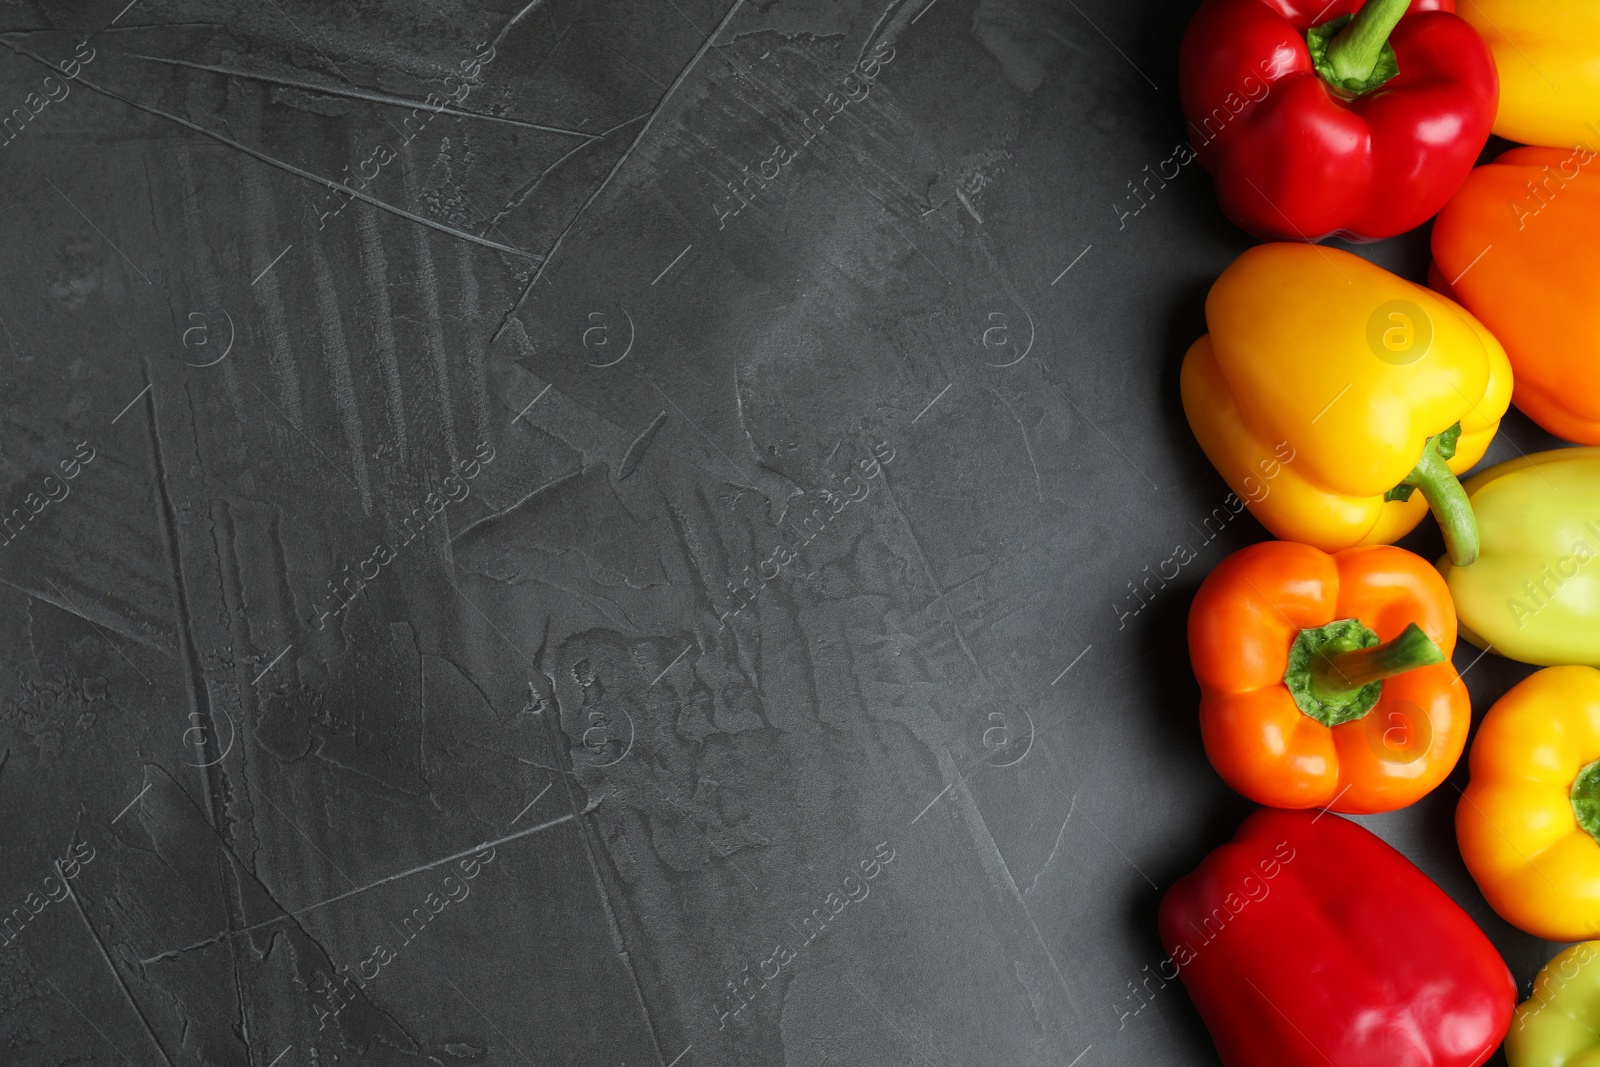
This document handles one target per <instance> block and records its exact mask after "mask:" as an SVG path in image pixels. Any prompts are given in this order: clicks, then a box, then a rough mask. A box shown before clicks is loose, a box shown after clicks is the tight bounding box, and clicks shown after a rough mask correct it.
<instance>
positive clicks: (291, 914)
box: [139, 799, 600, 966]
mask: <svg viewBox="0 0 1600 1067" xmlns="http://www.w3.org/2000/svg"><path fill="white" fill-rule="evenodd" d="M599 806H600V801H599V800H598V799H595V800H592V801H590V802H589V806H588V807H586V808H584V809H583V810H582V811H581V812H577V813H576V814H568V815H562V816H558V817H557V818H554V819H550V820H548V821H546V822H542V823H539V824H538V825H537V826H530V827H528V828H527V829H526V830H518V831H517V832H516V833H514V834H507V835H505V836H504V837H497V838H495V839H494V840H493V841H485V842H483V843H482V844H481V845H473V846H472V847H471V848H468V849H463V850H461V851H460V852H455V853H452V854H451V855H448V856H445V857H444V858H443V859H437V860H432V861H430V862H428V863H423V864H420V865H418V866H416V867H412V868H410V869H409V870H404V871H400V872H398V873H395V874H388V875H384V876H383V877H382V878H379V879H378V880H377V881H375V882H368V883H367V884H366V885H363V886H357V887H356V888H355V889H351V890H348V891H347V892H344V893H340V894H339V895H338V896H332V897H329V898H328V899H327V900H319V901H318V902H317V903H315V904H307V905H306V906H305V907H303V908H296V909H295V910H293V911H286V912H284V913H283V914H282V915H276V916H274V917H272V918H270V919H264V920H262V921H261V922H258V923H253V924H252V925H250V926H244V927H240V928H239V929H237V930H233V931H229V932H224V933H220V934H216V935H214V936H212V937H208V938H205V939H204V940H202V941H196V942H194V943H193V944H189V945H184V946H182V947H181V948H173V949H167V950H166V951H165V952H158V953H156V954H155V955H154V956H149V957H147V958H145V959H142V960H140V961H139V962H140V964H142V965H144V966H149V965H150V964H152V963H159V962H161V961H162V960H170V959H177V958H178V957H179V956H182V955H184V954H186V953H189V952H194V951H196V950H197V949H202V948H210V947H211V946H212V945H219V944H221V943H222V942H224V941H226V940H228V939H229V938H233V937H238V936H240V935H241V934H248V933H252V932H254V931H256V930H260V929H262V928H264V927H267V926H272V925H273V924H275V923H280V922H283V921H284V920H285V919H295V918H298V917H300V916H301V915H304V914H306V913H307V912H312V911H316V910H317V909H319V908H325V907H327V906H328V905H329V904H337V903H338V902H339V901H341V900H348V899H349V898H351V897H353V896H356V895H358V894H361V893H365V892H367V891H368V890H370V889H376V888H378V887H379V886H381V885H388V884H389V883H390V882H398V881H399V880H400V879H402V878H409V877H411V876H412V875H414V874H421V873H422V872H424V871H431V870H433V869H434V868H435V867H442V866H444V865H445V864H447V863H454V862H455V861H456V860H459V859H465V858H466V857H468V856H471V855H473V854H474V853H477V852H482V851H483V850H484V849H488V848H498V847H499V846H500V845H504V844H508V843H510V842H512V841H515V840H517V839H518V838H523V837H527V836H528V835H530V834H536V833H539V832H540V831H543V830H548V829H550V828H552V827H555V826H560V825H562V824H563V823H569V822H572V821H574V820H575V819H577V818H578V817H580V816H582V815H587V814H589V813H590V812H591V811H593V810H594V809H596V808H598V807H599ZM297 925H298V924H297Z"/></svg>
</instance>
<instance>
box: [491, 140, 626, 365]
mask: <svg viewBox="0 0 1600 1067" xmlns="http://www.w3.org/2000/svg"><path fill="white" fill-rule="evenodd" d="M649 116H650V113H649V112H648V111H646V112H644V113H643V114H639V115H635V116H634V117H633V118H631V119H625V120H624V121H622V122H619V123H617V124H616V125H615V126H613V127H611V128H610V129H609V130H606V131H605V132H604V133H601V134H599V135H597V136H596V137H595V139H594V141H585V142H584V143H583V144H581V145H578V146H577V147H576V148H574V149H572V150H571V151H570V152H568V153H566V154H565V155H563V156H562V157H561V158H559V159H557V160H556V161H555V162H554V163H552V164H550V165H549V166H548V167H546V168H545V169H544V170H542V171H540V172H539V176H538V177H537V178H535V179H534V180H533V181H532V182H531V183H529V184H528V185H527V186H526V187H525V188H523V189H520V190H518V191H517V192H515V193H513V194H511V199H510V200H508V201H507V202H506V204H505V206H504V207H502V208H501V209H500V210H499V212H498V213H497V214H496V215H495V217H494V218H493V220H491V221H490V223H489V224H490V225H491V226H495V225H498V224H499V222H500V220H501V219H503V218H505V217H506V216H507V215H509V214H511V212H512V211H515V210H516V209H517V208H519V207H521V206H522V205H523V203H524V201H526V200H527V199H528V197H530V196H532V195H533V194H534V192H535V191H536V190H537V189H538V188H539V186H541V185H543V184H544V180H545V179H546V178H548V177H549V176H550V174H551V172H553V171H554V170H555V169H556V168H557V167H559V166H561V164H563V163H565V162H566V161H567V160H569V159H571V158H572V157H573V156H575V155H577V154H578V153H579V152H582V151H583V150H584V149H585V148H588V147H589V146H590V145H592V144H594V143H595V141H603V140H605V139H606V138H607V137H610V136H611V135H612V134H613V133H616V132H617V131H618V130H620V129H622V128H623V127H624V126H631V125H633V124H634V123H635V122H639V121H641V120H642V119H646V118H648V117H649ZM495 336H499V334H498V333H497V334H496V335H495Z"/></svg>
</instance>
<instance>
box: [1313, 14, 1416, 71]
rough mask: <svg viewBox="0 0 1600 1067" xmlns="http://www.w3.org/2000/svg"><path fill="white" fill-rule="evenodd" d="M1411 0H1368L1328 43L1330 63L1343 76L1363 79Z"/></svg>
mask: <svg viewBox="0 0 1600 1067" xmlns="http://www.w3.org/2000/svg"><path fill="white" fill-rule="evenodd" d="M1410 6H1411V0H1367V2H1366V3H1365V4H1363V5H1362V7H1361V10H1360V11H1359V12H1357V13H1356V17H1355V18H1353V19H1351V20H1350V22H1349V24H1348V25H1346V26H1345V28H1344V29H1342V30H1340V31H1339V34H1338V36H1336V37H1335V38H1334V39H1333V40H1332V41H1330V42H1329V43H1328V64H1329V65H1330V66H1331V67H1332V68H1333V70H1334V73H1336V74H1337V75H1338V76H1339V77H1340V78H1341V79H1356V80H1359V79H1362V78H1367V77H1370V76H1371V75H1372V72H1373V71H1374V70H1375V69H1377V66H1378V57H1379V56H1380V55H1382V54H1383V46H1384V45H1386V44H1388V43H1389V34H1391V33H1393V32H1394V28H1395V27H1396V26H1398V25H1399V24H1400V19H1401V17H1402V16H1403V15H1405V13H1406V9H1407V8H1408V7H1410Z"/></svg>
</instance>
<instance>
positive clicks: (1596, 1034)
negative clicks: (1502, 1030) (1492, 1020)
mask: <svg viewBox="0 0 1600 1067" xmlns="http://www.w3.org/2000/svg"><path fill="white" fill-rule="evenodd" d="M1506 1063H1507V1064H1508V1065H1509V1067H1600V941H1585V942H1584V943H1583V944H1581V945H1573V946H1572V947H1571V948H1569V949H1567V950H1566V951H1565V952H1562V953H1561V954H1560V955H1558V956H1557V957H1556V958H1555V959H1553V960H1551V961H1550V962H1549V963H1547V964H1545V965H1544V968H1543V969H1542V970H1541V971H1540V972H1539V977H1538V978H1536V979H1534V982H1533V996H1531V997H1529V998H1528V999H1527V1000H1526V1001H1524V1002H1523V1003H1522V1004H1521V1005H1519V1006H1518V1007H1517V1014H1516V1016H1515V1017H1514V1019H1513V1021H1512V1024H1511V1032H1510V1033H1509V1034H1507V1035H1506Z"/></svg>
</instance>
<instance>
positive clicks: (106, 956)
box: [51, 863, 173, 1067]
mask: <svg viewBox="0 0 1600 1067" xmlns="http://www.w3.org/2000/svg"><path fill="white" fill-rule="evenodd" d="M55 866H56V876H57V877H58V878H59V879H60V880H61V881H62V883H64V884H65V885H66V887H67V895H68V896H70V897H71V898H72V906H73V907H74V908H76V909H77V911H78V918H80V919H82V920H83V926H84V929H86V930H88V931H89V936H90V937H91V938H93V939H94V946H95V948H97V949H99V950H100V958H101V959H103V960H105V962H106V966H107V967H109V968H111V976H112V977H113V978H115V979H116V980H117V988H118V989H120V990H122V996H123V998H124V999H126V1000H127V1002H128V1007H130V1008H132V1009H133V1013H134V1014H135V1015H137V1016H138V1017H139V1023H140V1025H142V1026H143V1027H144V1032H145V1034H146V1035H147V1036H148V1037H149V1038H150V1043H151V1044H152V1045H154V1046H155V1047H156V1051H157V1052H159V1053H161V1059H162V1060H163V1061H164V1062H165V1063H166V1065H167V1067H173V1063H172V1058H171V1057H170V1056H168V1055H167V1050H166V1049H164V1048H162V1047H161V1042H160V1041H157V1040H156V1032H155V1030H154V1029H153V1028H152V1027H151V1026H150V1020H149V1018H148V1017H146V1016H145V1013H144V1010H143V1009H141V1008H140V1007H139V1002H138V1001H136V1000H134V999H133V994H132V993H131V992H129V990H128V983H127V982H125V981H123V978H122V972H121V971H119V970H117V965H116V963H114V962H113V961H112V959H111V953H109V952H107V951H106V945H105V942H104V941H102V940H100V932H99V931H98V930H96V929H95V928H94V923H92V922H90V921H89V913H88V912H86V911H84V910H83V901H81V900H79V899H78V892H77V890H75V889H73V887H72V880H71V879H70V878H68V877H66V875H64V874H63V873H62V871H61V864H59V863H57V864H56V865H55ZM51 984H52V985H54V984H55V983H53V982H52V983H51ZM56 992H58V993H60V992H61V991H60V990H59V989H58V990H56ZM63 996H65V994H63ZM68 1003H71V1002H70V1001H68ZM73 1007H74V1008H76V1007H77V1006H76V1005H73ZM78 1014H80V1015H82V1014H83V1013H82V1012H79V1013H78ZM84 1017H85V1018H88V1016H84ZM89 1025H90V1026H94V1024H93V1023H90V1024H89ZM99 1029H100V1028H99V1027H98V1026H96V1027H95V1030H96V1031H97V1032H98V1031H99ZM100 1036H101V1037H105V1035H104V1034H101V1035H100ZM106 1040H107V1041H108V1042H109V1041H110V1040H111V1039H110V1038H109V1037H107V1038H106ZM111 1047H112V1048H116V1046H115V1045H112V1046H111ZM117 1054H118V1055H121V1054H122V1050H121V1049H117ZM123 1058H124V1059H126V1058H127V1057H123Z"/></svg>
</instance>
